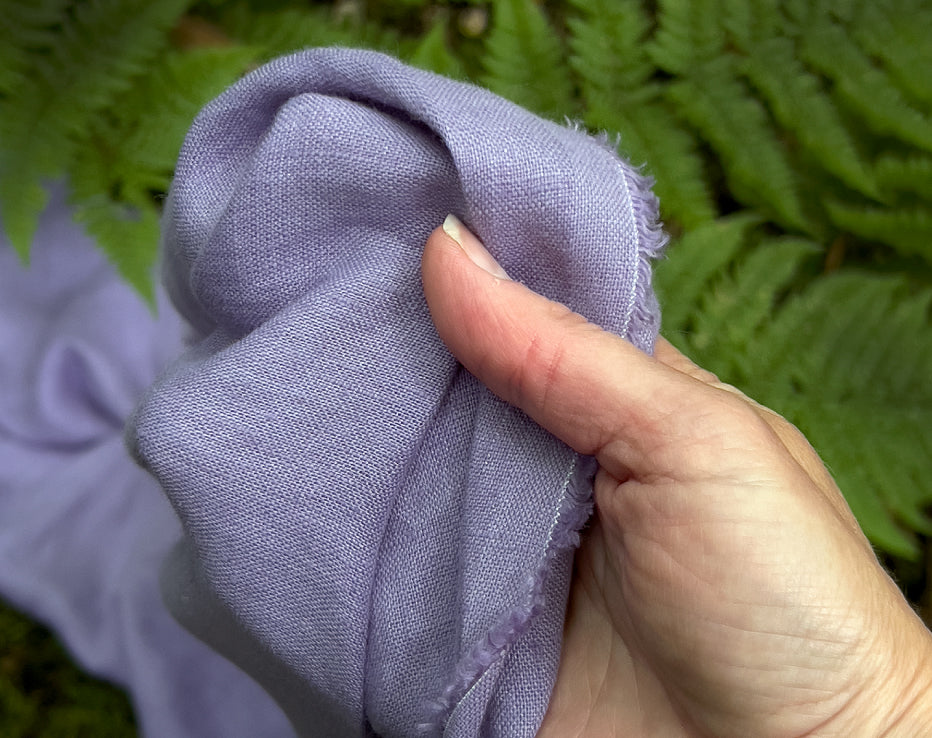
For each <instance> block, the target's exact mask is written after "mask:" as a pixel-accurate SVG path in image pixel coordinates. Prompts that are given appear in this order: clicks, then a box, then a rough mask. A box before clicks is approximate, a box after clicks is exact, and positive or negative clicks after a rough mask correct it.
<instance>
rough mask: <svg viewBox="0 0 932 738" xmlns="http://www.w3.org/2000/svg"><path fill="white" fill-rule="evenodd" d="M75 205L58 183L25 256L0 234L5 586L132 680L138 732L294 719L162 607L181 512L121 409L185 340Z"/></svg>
mask: <svg viewBox="0 0 932 738" xmlns="http://www.w3.org/2000/svg"><path fill="white" fill-rule="evenodd" d="M160 302H161V309H160V311H159V316H158V318H155V317H154V316H153V314H152V312H151V311H150V310H149V309H148V308H147V307H146V306H145V305H144V304H143V302H142V301H141V300H140V299H139V297H138V296H137V295H136V294H134V293H133V291H132V290H131V289H130V288H129V287H128V286H127V285H126V284H124V283H123V282H122V281H121V280H120V278H119V277H118V276H117V274H116V272H115V271H114V270H113V269H112V267H110V265H108V264H107V263H106V262H105V260H104V259H103V257H102V256H101V255H100V253H99V252H98V251H97V250H96V248H95V247H94V244H93V243H92V241H91V240H90V239H89V238H88V237H87V236H85V235H84V234H83V233H82V231H81V228H80V227H78V226H76V225H75V224H74V223H73V222H72V220H71V213H70V212H69V210H68V208H67V206H66V205H65V198H64V193H63V190H62V188H56V189H55V192H54V195H53V198H52V203H51V205H50V206H49V208H48V210H47V212H46V213H45V214H44V215H43V217H42V221H41V223H40V226H39V230H38V232H37V234H36V238H35V243H34V244H33V249H32V257H31V263H30V265H29V267H28V269H27V268H25V267H24V266H23V265H21V264H20V263H19V259H18V258H17V256H16V254H15V253H14V251H13V249H12V247H11V246H10V245H9V244H8V243H6V242H5V241H3V240H0V348H2V351H0V597H2V598H3V599H4V600H6V601H8V602H10V603H11V604H12V605H14V606H15V607H17V608H19V609H20V610H23V611H24V612H27V613H29V614H30V615H32V616H33V617H35V618H37V619H39V620H41V621H42V622H44V623H45V624H47V625H48V626H49V627H50V628H52V629H53V630H54V631H55V632H56V633H57V634H58V636H59V637H60V638H61V640H62V641H63V642H64V644H65V646H66V647H67V648H68V650H69V651H70V652H71V653H72V654H73V655H74V657H75V658H76V659H77V660H78V661H79V662H80V663H81V664H82V665H83V666H84V668H86V669H88V670H90V671H92V672H93V673H95V674H97V675H98V676H101V677H104V678H107V679H110V680H112V681H114V682H116V683H118V684H120V685H122V686H123V687H125V688H126V689H127V691H128V692H129V694H130V696H131V697H132V701H133V706H134V708H135V712H136V719H137V723H138V725H139V728H140V732H141V734H142V735H149V736H153V737H158V738H166V737H170V738H231V737H234V736H242V738H254V736H269V737H270V738H271V737H275V736H288V735H294V731H293V730H292V729H291V727H290V725H289V723H288V720H287V719H286V718H285V716H284V714H283V713H282V711H281V709H280V708H279V707H278V706H277V705H276V704H275V702H273V701H272V699H271V698H270V697H269V696H268V695H267V694H266V693H265V692H264V691H263V690H262V689H261V688H260V687H259V686H258V685H257V684H256V683H255V682H254V681H253V680H252V679H251V678H250V677H248V676H247V675H246V674H244V673H243V672H242V671H240V670H239V669H237V668H236V667H235V666H233V665H232V664H230V663H229V662H228V661H227V660H225V659H224V658H222V657H221V656H219V655H218V654H216V653H215V652H213V651H212V650H211V649H209V648H207V647H206V646H205V645H204V644H203V643H201V642H200V641H198V640H197V639H195V638H193V637H192V636H191V634H190V633H188V632H186V631H185V630H184V629H183V628H181V627H180V626H179V625H178V623H176V622H175V620H174V619H173V618H172V617H171V615H169V613H168V611H167V610H166V609H165V606H164V605H163V604H162V600H161V597H160V593H159V584H158V572H159V567H160V565H161V562H162V560H163V559H164V558H165V556H166V554H167V553H168V552H169V550H170V549H171V548H172V546H173V545H174V544H175V542H176V541H177V540H178V538H179V537H180V525H179V523H178V519H177V517H176V516H175V514H174V513H173V512H172V509H171V507H170V505H169V504H168V502H167V501H166V500H165V496H164V495H163V494H162V492H161V490H160V489H159V488H158V485H157V484H156V483H155V482H154V480H153V479H152V478H151V477H149V476H148V475H147V474H145V472H143V471H142V470H140V469H139V468H138V467H137V466H136V465H135V464H134V463H133V461H132V459H130V458H129V456H128V455H127V453H126V449H125V447H124V445H123V424H124V422H125V419H126V417H127V416H128V415H129V414H130V412H131V410H132V409H133V406H134V405H135V404H136V402H137V401H138V399H139V396H140V394H141V393H142V391H143V390H144V389H145V388H146V387H147V386H148V385H149V384H150V383H151V382H152V380H153V379H154V378H155V375H156V373H157V372H158V371H159V370H160V369H161V368H162V367H163V366H164V365H165V364H166V363H167V362H168V361H169V360H171V359H173V358H175V357H176V356H177V355H178V354H179V353H180V352H181V350H182V342H181V333H182V327H181V321H180V320H179V319H178V316H177V315H175V314H174V312H173V311H172V310H171V309H170V307H169V306H168V304H167V302H166V301H165V300H163V299H160Z"/></svg>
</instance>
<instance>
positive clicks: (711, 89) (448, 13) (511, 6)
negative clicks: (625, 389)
mask: <svg viewBox="0 0 932 738" xmlns="http://www.w3.org/2000/svg"><path fill="white" fill-rule="evenodd" d="M335 44H336V45H343V46H358V47H366V48H374V49H379V50H382V51H384V52H386V53H389V54H392V55H395V56H398V57H400V58H402V59H405V60H407V61H409V62H410V63H412V64H415V65H418V66H421V67H424V68H427V69H430V70H433V71H436V72H438V73H441V74H445V75H449V76H454V77H458V78H462V79H466V80H469V81H472V82H475V83H476V84H480V85H484V86H486V87H489V88H490V89H492V90H493V91H495V92H497V93H499V94H501V95H503V96H505V97H508V98H510V99H512V100H514V101H515V102H517V103H518V104H520V105H523V106H525V107H527V108H529V109H531V110H533V111H535V112H537V113H539V114H540V115H542V116H545V117H548V118H551V119H553V120H556V121H558V122H572V123H574V124H578V125H581V126H584V127H585V128H587V129H589V130H590V131H591V132H592V133H593V134H595V135H603V136H605V137H606V140H607V141H608V142H609V144H610V145H612V146H615V147H617V149H618V150H619V152H620V153H621V154H622V155H623V156H625V157H626V158H628V159H629V160H631V161H633V162H634V163H636V164H641V165H643V166H644V170H645V171H646V172H647V173H648V174H650V175H651V176H652V177H653V178H654V179H655V182H656V186H655V191H656V193H657V195H658V196H659V198H660V202H661V212H662V216H663V219H664V222H665V228H666V230H667V232H668V233H669V235H670V237H671V241H670V245H669V247H668V250H667V257H666V259H665V260H663V261H662V262H661V263H660V264H659V265H658V268H657V272H656V277H655V279H656V285H657V290H658V292H659V294H660V297H661V305H662V307H663V311H664V325H663V333H664V335H665V336H666V337H667V338H668V339H670V340H671V341H672V342H673V343H674V344H676V345H677V346H678V347H679V348H681V349H682V350H683V351H685V352H686V353H687V354H688V355H690V356H691V357H692V358H693V359H694V360H695V361H697V362H698V363H699V364H701V365H703V366H705V367H707V368H709V369H710V370H712V371H714V372H716V373H717V374H718V375H719V376H720V378H722V379H723V381H727V382H730V383H733V384H736V385H737V386H739V387H740V388H741V389H743V390H744V391H745V392H747V393H748V394H749V395H751V396H752V397H754V398H755V399H757V400H758V401H760V402H762V403H763V404H766V405H769V406H771V407H773V408H775V409H776V410H778V411H779V412H781V413H783V414H785V415H786V416H787V417H788V418H789V419H790V420H792V421H793V422H794V423H796V424H797V425H798V426H799V427H800V428H801V429H802V430H803V431H804V433H805V434H806V435H807V436H808V437H809V439H810V440H811V441H812V443H813V445H814V446H815V447H816V449H817V450H818V451H819V453H820V454H821V455H822V457H823V458H824V459H825V461H826V464H827V465H828V467H829V469H830V470H831V471H832V473H833V474H834V475H835V477H836V480H837V481H838V483H839V486H840V487H841V489H842V491H843V492H844V493H845V495H846V497H847V499H848V501H849V504H850V505H851V507H852V509H853V510H854V512H855V514H856V515H857V517H858V520H859V521H860V523H861V525H862V527H863V528H864V530H865V532H866V533H867V535H868V537H869V538H870V539H871V541H872V543H873V544H874V546H875V548H876V550H877V552H878V554H879V555H880V556H881V559H882V560H883V561H884V563H885V564H886V565H887V566H888V568H889V569H890V570H891V572H892V573H893V575H894V577H895V579H896V580H897V582H898V583H899V585H900V586H901V587H902V589H903V590H904V592H905V593H906V595H907V597H908V598H909V599H910V600H911V602H913V604H914V605H915V607H916V608H917V609H918V610H919V611H920V613H921V614H922V616H923V618H924V619H925V621H926V623H927V624H928V623H930V622H932V545H930V536H932V517H930V513H932V432H930V429H932V312H930V304H932V115H930V114H932V5H930V3H928V2H927V0H654V1H651V2H648V1H647V0H560V1H553V2H549V1H548V2H537V1H536V0H491V1H489V2H480V1H478V0H476V1H469V2H441V1H431V0H396V1H395V2H380V1H378V0H343V1H339V2H317V3H314V2H306V1H305V2H297V1H291V0H271V1H260V0H253V1H251V2H250V1H248V0H237V1H235V2H226V1H224V0H202V1H201V2H194V1H192V0H0V220H2V226H3V233H4V243H3V244H0V248H4V249H13V250H14V251H15V252H17V253H18V255H19V257H20V262H21V264H22V266H21V267H17V268H22V269H23V270H25V269H27V268H28V266H27V262H28V256H29V252H30V248H31V246H32V242H33V238H34V236H35V233H36V229H37V224H38V222H39V217H40V214H41V213H42V211H43V209H44V208H45V206H46V204H47V202H48V200H49V197H50V194H49V193H50V190H49V183H50V182H64V183H66V187H67V191H68V198H69V207H70V208H71V211H72V212H73V214H74V219H75V221H76V222H77V223H79V224H80V226H81V228H83V229H84V230H85V232H86V233H87V234H88V235H90V236H91V237H92V238H93V239H94V241H95V242H96V244H97V246H98V248H99V249H100V250H101V251H102V252H103V253H104V254H105V255H106V257H107V259H108V260H109V261H110V263H111V264H112V265H113V267H114V268H115V269H116V270H117V271H118V273H119V274H120V276H121V278H122V279H123V280H125V281H126V282H127V283H128V284H129V285H131V286H132V288H133V289H134V290H135V291H136V293H137V294H138V299H139V300H140V301H143V302H145V303H147V304H149V305H150V306H151V308H152V309H153V310H155V307H154V306H155V290H154V284H155V270H154V268H153V267H154V264H155V260H156V254H157V248H158V218H159V209H160V207H161V203H162V201H163V198H164V195H165V192H166V191H167V188H168V186H169V183H170V180H171V176H172V167H173V165H174V161H175V158H176V156H177V153H178V150H179V147H180V146H181V143H182V140H183V138H184V134H185V131H186V130H187V128H188V126H189V125H190V122H191V120H192V118H193V117H194V115H195V114H196V113H197V111H198V110H199V109H200V107H202V106H203V105H204V104H205V103H206V102H208V101H209V100H210V99H211V98H213V97H214V96H216V95H217V94H218V93H219V92H220V91H222V90H223V89H224V88H225V87H226V86H228V85H229V84H231V83H233V82H234V81H235V80H236V79H238V78H239V77H240V76H242V75H243V74H245V73H247V72H248V71H250V70H251V69H254V68H255V67H256V66H258V65H260V64H261V63H263V62H264V61H266V60H268V59H271V58H273V57H275V56H278V55H281V54H284V53H288V52H290V51H294V50H297V49H301V48H305V47H308V46H324V45H335ZM0 348H2V349H3V350H4V351H6V350H15V347H7V346H3V347H0ZM0 381H2V377H0ZM0 428H2V422H0ZM3 493H4V490H2V489H0V494H3ZM12 524H13V523H12V522H11V521H0V525H12ZM0 596H2V593H0ZM134 732H135V727H134V722H133V717H132V711H131V709H130V706H129V703H128V701H127V700H126V698H125V697H124V696H123V695H122V694H121V693H120V692H119V691H118V690H115V689H114V688H112V687H110V686H108V685H106V684H102V683H98V682H95V681H94V680H93V679H92V678H90V677H88V676H86V675H84V674H82V673H81V671H80V670H79V669H78V668H76V667H75V666H73V665H72V664H71V663H70V661H69V658H68V656H67V654H66V653H65V651H64V650H63V649H62V648H61V647H60V646H59V645H57V643H56V641H55V639H54V637H53V636H52V635H50V634H49V633H48V632H47V631H45V630H44V629H43V628H42V627H41V626H40V625H38V624H35V623H33V622H32V621H30V620H29V619H28V618H25V617H24V616H22V615H20V614H18V613H16V612H14V611H13V610H12V609H10V608H8V607H5V608H3V609H0V735H4V736H23V737H25V736H78V735H88V736H91V735H92V736H111V735H114V736H115V735H133V734H134Z"/></svg>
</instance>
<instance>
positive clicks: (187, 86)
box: [97, 46, 256, 202]
mask: <svg viewBox="0 0 932 738" xmlns="http://www.w3.org/2000/svg"><path fill="white" fill-rule="evenodd" d="M255 58H256V51H255V49H253V48H250V47H242V46H228V47H214V48H201V49H193V50H191V51H185V52H181V51H174V50H173V51H169V52H167V53H166V54H164V56H163V57H162V58H161V59H160V60H159V62H158V64H157V65H155V66H154V68H153V69H152V70H151V72H150V74H149V75H147V76H146V77H145V78H143V79H141V80H140V81H139V82H138V83H137V85H136V86H135V87H134V88H133V89H131V90H129V91H128V92H127V94H125V95H124V96H122V97H121V98H120V99H119V102H118V104H117V105H116V106H115V109H116V110H117V111H119V112H118V113H117V115H116V116H115V118H114V119H113V120H112V121H111V123H110V125H109V126H107V127H105V128H104V129H103V130H100V131H98V132H97V135H98V137H102V138H104V139H106V140H109V141H110V142H116V145H115V146H112V148H111V167H110V172H109V176H110V185H109V188H110V189H114V188H115V186H116V187H117V188H118V189H119V191H120V192H121V193H122V195H123V197H124V198H126V199H129V200H130V201H133V202H138V201H139V198H140V197H142V198H143V199H148V198H145V193H146V192H151V191H153V190H154V191H156V192H163V191H165V190H166V189H167V184H168V181H169V178H170V177H171V173H172V171H173V169H174V167H175V161H176V160H177V158H178V152H179V150H180V149H181V144H182V142H183V141H184V136H185V134H186V133H187V131H188V128H190V126H191V122H192V121H193V120H194V117H195V115H197V113H198V112H199V111H200V110H201V108H202V107H203V106H204V105H206V104H207V103H208V102H209V101H210V100H212V99H213V98H214V97H216V96H217V95H219V94H220V93H221V92H222V91H223V90H224V89H226V88H227V87H228V86H229V85H231V84H232V83H233V82H235V81H236V80H237V79H238V78H239V77H240V76H242V75H243V74H244V73H245V72H246V71H247V70H248V69H249V67H250V66H251V65H252V64H253V63H254V61H255ZM147 100H160V101H161V104H160V105H159V106H157V107H151V108H150V107H149V106H147V104H146V101H147ZM123 111H125V112H123ZM157 183H164V185H165V186H156V185H157Z"/></svg>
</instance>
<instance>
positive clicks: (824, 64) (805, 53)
mask: <svg viewBox="0 0 932 738" xmlns="http://www.w3.org/2000/svg"><path fill="white" fill-rule="evenodd" d="M801 53H802V57H803V59H804V60H805V61H806V62H807V63H808V64H810V65H811V66H813V67H815V68H816V69H818V70H819V71H821V72H823V73H824V74H826V75H827V76H828V77H830V78H831V79H832V80H833V81H834V83H835V91H836V93H837V95H838V96H839V97H840V98H841V100H842V101H844V102H845V103H846V104H847V105H849V106H850V107H851V109H852V110H854V111H855V112H857V114H858V115H859V116H860V117H861V118H862V119H863V121H864V123H865V124H866V125H868V126H870V127H871V128H872V129H873V130H874V131H875V132H877V133H879V134H882V135H890V136H896V137H897V138H899V139H900V140H902V141H905V142H907V143H911V144H914V145H915V146H919V147H920V148H923V149H926V150H928V151H932V122H930V121H929V120H928V119H927V118H926V117H925V116H924V115H923V114H922V113H921V112H920V111H918V110H916V109H915V108H913V107H911V106H910V105H909V103H908V102H907V101H906V99H905V98H904V97H903V94H902V93H901V92H900V90H899V88H898V87H897V86H896V85H895V84H893V82H892V81H891V80H890V78H889V76H888V75H887V74H885V73H884V72H883V70H881V69H880V68H879V67H877V66H875V65H873V64H872V63H871V62H870V60H869V59H868V58H867V56H866V55H865V54H864V52H863V51H861V50H860V49H859V48H858V47H857V46H856V45H855V44H854V42H853V41H852V40H851V39H850V38H849V37H848V35H847V34H846V33H845V32H844V30H842V29H841V28H840V27H839V26H836V25H829V24H821V25H817V26H815V27H813V28H812V29H810V30H809V31H808V32H807V33H805V34H804V36H803V43H802V46H801Z"/></svg>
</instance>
